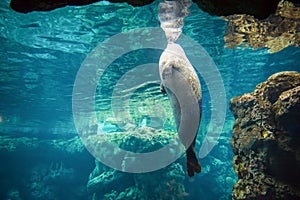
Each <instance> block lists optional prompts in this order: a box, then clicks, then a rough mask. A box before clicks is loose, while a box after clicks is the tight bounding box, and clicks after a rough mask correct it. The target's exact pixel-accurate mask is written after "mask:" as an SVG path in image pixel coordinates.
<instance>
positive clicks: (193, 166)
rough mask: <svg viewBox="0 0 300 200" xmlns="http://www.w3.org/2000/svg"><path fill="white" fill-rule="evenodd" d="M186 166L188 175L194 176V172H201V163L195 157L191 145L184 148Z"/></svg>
mask: <svg viewBox="0 0 300 200" xmlns="http://www.w3.org/2000/svg"><path fill="white" fill-rule="evenodd" d="M186 168H187V172H188V175H189V177H192V176H194V174H195V172H196V173H200V172H201V165H200V163H199V161H198V159H197V157H196V153H195V150H194V148H193V147H192V146H190V147H189V148H188V149H187V150H186Z"/></svg>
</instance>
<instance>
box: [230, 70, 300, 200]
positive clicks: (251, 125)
mask: <svg viewBox="0 0 300 200" xmlns="http://www.w3.org/2000/svg"><path fill="white" fill-rule="evenodd" d="M230 110H231V111H232V113H233V115H234V117H235V119H236V120H235V124H234V129H233V137H232V138H231V145H232V148H233V151H234V154H235V156H234V158H233V167H234V170H235V173H236V174H237V175H238V181H237V182H236V183H235V185H234V187H233V198H234V199H247V200H248V199H300V181H299V177H300V170H299V169H300V148H299V146H300V139H299V135H298V134H299V132H300V120H299V119H300V74H299V73H297V72H280V73H277V74H274V75H272V76H271V77H269V78H268V80H267V81H266V82H263V83H260V84H258V85H257V86H256V88H255V89H254V91H253V92H252V93H248V94H244V95H242V96H238V97H235V98H233V99H231V101H230Z"/></svg>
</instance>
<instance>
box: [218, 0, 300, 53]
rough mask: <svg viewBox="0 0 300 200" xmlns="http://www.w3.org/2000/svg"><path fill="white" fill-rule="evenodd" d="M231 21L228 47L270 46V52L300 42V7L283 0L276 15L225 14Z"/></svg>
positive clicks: (227, 33) (225, 38) (227, 32)
mask: <svg viewBox="0 0 300 200" xmlns="http://www.w3.org/2000/svg"><path fill="white" fill-rule="evenodd" d="M223 19H225V21H227V22H228V25H227V27H226V33H225V36H224V41H225V43H226V47H228V48H234V47H236V46H244V47H246V48H248V47H252V48H253V49H257V48H264V47H266V48H268V51H269V52H270V53H273V52H278V51H281V50H282V49H284V48H286V47H288V46H296V47H297V46H299V45H300V36H299V31H300V28H299V27H300V7H299V6H298V7H297V6H295V5H294V4H293V3H291V2H289V1H285V0H282V1H280V3H279V4H278V7H277V10H276V12H275V14H274V15H270V16H269V17H268V18H266V19H264V20H259V19H257V18H255V17H254V16H251V15H246V14H236V15H230V16H227V17H223Z"/></svg>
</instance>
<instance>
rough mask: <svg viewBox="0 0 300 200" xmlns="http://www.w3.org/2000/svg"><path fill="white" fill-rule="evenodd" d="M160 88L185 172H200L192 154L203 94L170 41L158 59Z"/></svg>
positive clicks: (193, 71) (180, 50)
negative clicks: (183, 153)
mask: <svg viewBox="0 0 300 200" xmlns="http://www.w3.org/2000/svg"><path fill="white" fill-rule="evenodd" d="M159 74H160V79H161V91H162V93H163V94H167V95H168V97H169V100H170V103H171V106H172V110H173V114H174V118H175V123H176V127H177V131H178V134H179V138H180V140H181V142H182V143H183V145H184V146H185V149H186V166H187V172H188V175H189V176H190V177H191V176H194V173H195V172H196V173H200V172H201V165H200V163H199V161H198V159H197V156H196V153H195V143H196V136H197V133H198V129H199V125H200V120H201V111H202V109H201V106H202V94H201V85H200V81H199V78H198V76H197V74H196V71H195V70H194V68H193V66H192V65H191V63H190V62H189V60H188V58H187V57H186V55H185V53H184V51H183V49H182V47H181V46H180V45H179V44H175V43H170V44H168V46H167V48H166V49H165V50H164V52H163V53H162V55H161V56H160V60H159Z"/></svg>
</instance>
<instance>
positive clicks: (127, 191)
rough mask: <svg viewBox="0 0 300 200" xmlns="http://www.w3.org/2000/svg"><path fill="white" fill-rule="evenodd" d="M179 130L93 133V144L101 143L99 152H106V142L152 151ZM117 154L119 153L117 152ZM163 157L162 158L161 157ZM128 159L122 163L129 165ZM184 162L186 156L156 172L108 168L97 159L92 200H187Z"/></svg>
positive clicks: (91, 184) (89, 185)
mask: <svg viewBox="0 0 300 200" xmlns="http://www.w3.org/2000/svg"><path fill="white" fill-rule="evenodd" d="M176 135H177V134H176V132H174V133H171V134H170V133H169V132H164V131H161V130H156V129H152V128H149V127H142V128H137V129H132V130H130V133H128V132H114V133H110V134H106V135H99V134H98V135H92V136H90V138H89V141H90V143H91V145H93V146H99V147H100V149H99V148H98V149H97V151H103V154H105V153H106V154H107V152H105V149H103V147H104V146H105V143H106V142H111V141H113V143H115V145H116V146H118V147H120V148H122V149H126V150H127V151H130V152H152V151H154V150H157V149H159V148H161V147H163V146H165V145H166V144H167V143H168V142H170V141H171V140H172V139H174V137H175V136H176ZM114 154H118V151H115V152H114ZM162 159H163V158H162ZM126 163H127V161H126V160H123V162H122V164H124V167H125V168H126ZM181 163H184V159H182V158H181V159H179V160H178V161H176V162H174V163H172V164H170V165H168V166H166V167H164V168H162V169H160V170H157V171H153V172H148V173H126V172H121V171H118V170H116V169H112V168H109V167H107V166H105V165H104V164H102V163H101V162H99V161H97V160H96V166H95V169H94V170H93V171H92V173H91V174H90V176H89V181H88V183H87V190H88V192H89V193H90V194H91V195H92V197H93V198H92V199H93V200H98V199H166V200H167V199H178V200H180V199H184V197H185V196H186V195H187V193H186V192H185V188H184V185H183V183H184V180H185V177H186V175H185V171H184V169H183V166H182V164H181Z"/></svg>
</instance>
